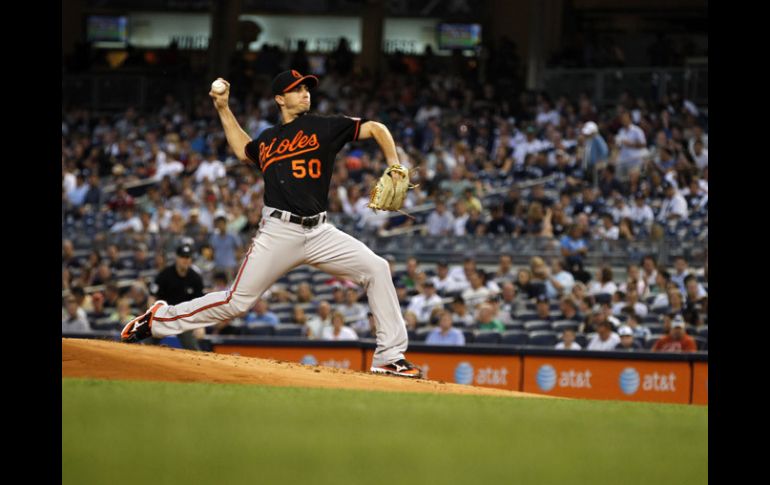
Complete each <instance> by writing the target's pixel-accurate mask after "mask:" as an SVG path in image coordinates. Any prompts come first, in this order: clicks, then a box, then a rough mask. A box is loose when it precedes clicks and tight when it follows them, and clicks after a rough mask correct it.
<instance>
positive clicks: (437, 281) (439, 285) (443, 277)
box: [430, 261, 457, 295]
mask: <svg viewBox="0 0 770 485" xmlns="http://www.w3.org/2000/svg"><path fill="white" fill-rule="evenodd" d="M430 281H431V282H433V286H434V287H435V288H436V291H437V292H438V293H439V294H441V295H444V294H446V293H451V292H454V291H457V290H455V284H454V279H452V277H451V276H449V265H448V264H447V262H446V261H439V262H438V263H436V276H432V277H431V278H430Z"/></svg>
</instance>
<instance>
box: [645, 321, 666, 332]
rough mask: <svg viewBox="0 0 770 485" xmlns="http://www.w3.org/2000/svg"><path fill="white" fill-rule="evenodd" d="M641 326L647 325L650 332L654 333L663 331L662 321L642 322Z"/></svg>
mask: <svg viewBox="0 0 770 485" xmlns="http://www.w3.org/2000/svg"><path fill="white" fill-rule="evenodd" d="M642 326H644V327H647V328H648V329H650V333H652V334H653V335H654V334H662V333H663V324H662V323H644V324H642Z"/></svg>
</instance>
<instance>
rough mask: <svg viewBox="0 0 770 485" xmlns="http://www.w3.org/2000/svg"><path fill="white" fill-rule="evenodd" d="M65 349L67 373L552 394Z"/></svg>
mask: <svg viewBox="0 0 770 485" xmlns="http://www.w3.org/2000/svg"><path fill="white" fill-rule="evenodd" d="M61 350H62V352H61V354H62V377H90V378H97V379H130V380H151V381H171V382H221V383H231V384H260V385H265V386H292V387H330V388H338V389H364V390H370V391H400V392H434V393H450V394H479V395H487V396H509V397H548V396H540V395H533V394H527V393H523V392H515V391H506V390H502V389H490V388H485V387H473V386H463V385H460V384H448V383H441V382H437V381H429V380H423V379H419V380H418V379H414V380H413V379H408V378H404V377H394V376H386V375H374V374H368V373H364V372H357V371H352V370H345V369H333V368H329V367H318V366H309V365H303V364H297V363H292V362H278V361H275V360H268V359H259V358H255V357H239V356H235V355H224V354H216V353H209V352H192V351H188V350H179V349H172V348H167V347H158V346H154V345H130V344H123V343H118V342H111V341H105V340H80V339H67V338H63V339H62V344H61Z"/></svg>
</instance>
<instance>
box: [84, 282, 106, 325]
mask: <svg viewBox="0 0 770 485" xmlns="http://www.w3.org/2000/svg"><path fill="white" fill-rule="evenodd" d="M91 305H92V307H93V308H92V310H91V311H90V312H86V315H87V317H88V323H89V324H90V325H91V327H92V328H95V325H96V324H98V323H102V321H104V320H106V319H108V318H109V317H110V314H109V313H108V312H107V311H106V310H105V309H104V294H103V293H101V292H99V291H97V292H96V293H94V294H93V295H91Z"/></svg>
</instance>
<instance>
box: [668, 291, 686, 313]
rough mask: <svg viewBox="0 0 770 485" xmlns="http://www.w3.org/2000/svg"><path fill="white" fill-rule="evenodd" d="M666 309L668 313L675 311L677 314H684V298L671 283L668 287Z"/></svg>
mask: <svg viewBox="0 0 770 485" xmlns="http://www.w3.org/2000/svg"><path fill="white" fill-rule="evenodd" d="M667 311H668V313H675V314H677V315H683V314H684V298H683V297H682V293H680V292H679V289H678V288H677V287H676V286H674V285H671V287H670V288H669V289H668V307H667Z"/></svg>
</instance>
